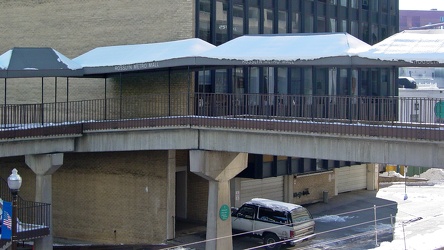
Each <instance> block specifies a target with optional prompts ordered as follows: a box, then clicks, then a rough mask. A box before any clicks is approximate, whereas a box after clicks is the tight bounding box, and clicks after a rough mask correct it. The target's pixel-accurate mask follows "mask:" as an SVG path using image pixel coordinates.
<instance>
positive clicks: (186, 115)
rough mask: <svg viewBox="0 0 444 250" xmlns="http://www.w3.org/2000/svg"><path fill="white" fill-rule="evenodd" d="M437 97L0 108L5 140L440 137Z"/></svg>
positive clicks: (193, 98) (200, 98)
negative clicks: (111, 135) (284, 134)
mask: <svg viewBox="0 0 444 250" xmlns="http://www.w3.org/2000/svg"><path fill="white" fill-rule="evenodd" d="M443 118H444V101H443V100H441V99H435V98H404V97H402V98H401V97H368V96H353V97H350V96H304V95H276V94H206V93H205V94H204V93H192V94H189V93H184V94H153V95H144V96H137V97H122V98H112V99H98V100H85V101H71V102H59V103H44V104H20V105H12V104H11V105H9V104H8V105H0V139H8V138H20V137H34V136H47V135H69V134H81V133H83V132H84V131H86V130H98V129H129V128H146V127H165V126H202V127H220V128H230V129H259V130H275V131H289V132H310V133H333V134H343V135H356V136H381V137H396V138H405V139H427V140H438V141H440V140H442V139H441V138H442V135H441V132H440V130H441V128H442V127H444V126H443V125H444V124H443V123H442V122H443V121H444V119H443Z"/></svg>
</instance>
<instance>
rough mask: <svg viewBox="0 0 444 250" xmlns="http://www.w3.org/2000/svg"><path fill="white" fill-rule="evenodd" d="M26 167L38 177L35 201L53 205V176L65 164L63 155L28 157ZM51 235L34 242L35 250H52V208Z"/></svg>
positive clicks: (50, 213) (50, 215) (50, 216)
mask: <svg viewBox="0 0 444 250" xmlns="http://www.w3.org/2000/svg"><path fill="white" fill-rule="evenodd" d="M25 162H26V165H28V166H29V168H30V169H31V170H32V171H33V172H34V173H35V175H36V185H35V186H36V187H35V201H36V202H44V203H49V204H52V174H53V173H54V172H55V171H57V169H59V167H60V166H62V164H63V154H62V153H56V154H43V155H26V156H25ZM49 218H50V225H49V226H50V230H51V231H50V235H49V236H47V237H45V238H41V239H37V240H35V241H34V249H36V250H45V249H52V245H53V236H52V207H51V209H50V212H49Z"/></svg>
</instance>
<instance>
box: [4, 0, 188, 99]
mask: <svg viewBox="0 0 444 250" xmlns="http://www.w3.org/2000/svg"><path fill="white" fill-rule="evenodd" d="M194 2H195V1H191V0H168V1H164V0H149V1H146V0H82V1H71V0H39V1H0V30H1V31H2V39H1V40H0V54H2V53H4V52H6V51H7V50H9V49H11V48H13V47H26V46H27V47H52V48H54V49H56V50H57V51H59V52H60V53H62V54H64V55H65V56H67V57H69V58H74V57H77V56H79V55H81V54H83V53H85V52H87V51H89V50H92V49H94V48H96V47H100V46H112V45H126V44H142V43H152V42H164V41H173V40H179V39H186V38H192V37H194V26H195V25H194V8H195V6H194ZM158 75H159V74H158ZM158 75H154V76H150V77H148V78H147V79H140V80H137V81H136V82H135V83H131V84H129V83H128V82H127V81H125V86H124V91H125V93H126V94H128V95H131V94H143V93H152V92H155V93H160V92H162V93H167V92H165V91H166V90H167V87H166V86H167V84H166V83H167V82H166V77H165V76H166V75H167V73H166V72H162V73H160V75H162V77H161V78H159V77H158ZM177 76H180V77H179V78H180V80H178V78H177ZM182 77H183V74H182V73H179V74H173V77H172V83H173V85H174V86H173V88H172V89H175V90H174V91H184V90H186V87H185V86H187V84H186V85H184V86H179V87H178V85H181V84H183V83H184V80H182ZM155 78H157V79H155ZM187 78H188V77H186V78H185V80H187ZM159 80H162V81H163V83H162V84H159ZM54 81H55V80H54V78H45V79H44V101H45V102H52V101H54V97H55V93H56V92H57V97H58V98H57V99H58V100H59V101H65V100H66V93H67V90H66V79H64V78H58V84H57V88H56V87H55V83H54ZM103 82H104V81H103V80H102V79H99V80H98V79H70V80H69V100H71V101H74V100H89V99H97V98H103V97H104V83H103ZM147 83H149V84H147ZM108 84H109V86H108V93H107V97H113V96H119V93H120V92H119V90H120V85H119V82H118V81H117V82H116V81H115V80H113V79H111V80H110V81H108ZM4 89H5V88H4V82H3V81H2V82H0V103H3V102H4ZM23 89H26V91H23ZM41 95H42V94H41V79H39V78H29V79H8V84H7V103H8V104H15V103H40V102H41Z"/></svg>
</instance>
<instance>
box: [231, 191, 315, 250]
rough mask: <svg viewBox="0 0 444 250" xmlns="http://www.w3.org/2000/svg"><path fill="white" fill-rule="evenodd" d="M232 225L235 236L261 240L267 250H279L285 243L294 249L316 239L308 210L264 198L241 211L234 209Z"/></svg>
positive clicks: (242, 208) (312, 221)
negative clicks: (254, 237)
mask: <svg viewBox="0 0 444 250" xmlns="http://www.w3.org/2000/svg"><path fill="white" fill-rule="evenodd" d="M231 223H232V228H233V232H234V233H244V234H249V235H253V236H256V237H261V238H263V241H264V245H265V247H266V248H268V249H279V248H280V246H281V244H284V243H285V244H290V245H295V244H296V243H297V242H300V241H302V240H305V239H308V238H311V237H313V236H314V229H315V222H314V220H313V217H312V216H311V214H310V212H309V211H308V210H307V209H306V208H304V207H302V206H300V205H296V204H291V203H286V202H281V201H274V200H269V199H261V198H255V199H252V200H250V201H248V202H245V203H244V204H243V205H242V206H241V207H240V208H239V209H237V208H232V213H231Z"/></svg>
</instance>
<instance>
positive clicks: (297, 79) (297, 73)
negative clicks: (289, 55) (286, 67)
mask: <svg viewBox="0 0 444 250" xmlns="http://www.w3.org/2000/svg"><path fill="white" fill-rule="evenodd" d="M301 89H302V77H301V69H300V68H291V85H290V94H295V95H300V94H302V93H301Z"/></svg>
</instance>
